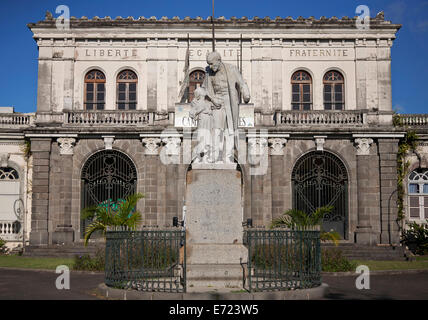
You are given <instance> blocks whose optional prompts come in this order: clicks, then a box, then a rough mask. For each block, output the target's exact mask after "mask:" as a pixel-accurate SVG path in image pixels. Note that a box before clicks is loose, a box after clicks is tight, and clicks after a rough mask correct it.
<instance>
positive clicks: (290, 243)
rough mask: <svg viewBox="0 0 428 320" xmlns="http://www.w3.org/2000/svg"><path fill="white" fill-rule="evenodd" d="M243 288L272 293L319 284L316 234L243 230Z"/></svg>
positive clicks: (319, 259)
mask: <svg viewBox="0 0 428 320" xmlns="http://www.w3.org/2000/svg"><path fill="white" fill-rule="evenodd" d="M244 239H245V242H246V243H245V244H246V246H247V247H248V263H247V270H246V279H244V280H245V288H246V289H247V290H248V291H250V292H253V291H276V290H278V291H279V290H289V289H303V288H311V287H316V286H319V285H321V244H320V232H319V231H293V230H278V229H272V230H265V229H247V230H246V231H245V236H244Z"/></svg>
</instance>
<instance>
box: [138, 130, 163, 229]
mask: <svg viewBox="0 0 428 320" xmlns="http://www.w3.org/2000/svg"><path fill="white" fill-rule="evenodd" d="M142 142H143V146H144V153H145V160H144V163H145V172H144V177H145V179H146V183H145V191H144V192H145V193H144V195H145V198H144V204H145V207H144V210H143V214H144V217H143V221H144V224H145V225H158V224H159V223H160V222H162V221H161V220H159V217H158V215H159V208H158V204H159V202H158V199H159V197H160V193H159V191H160V190H159V181H158V180H159V170H158V169H159V148H160V145H161V139H159V138H153V137H150V138H143V139H142ZM162 184H163V183H162ZM163 187H165V185H164V184H163ZM161 191H162V190H161ZM163 194H165V192H163Z"/></svg>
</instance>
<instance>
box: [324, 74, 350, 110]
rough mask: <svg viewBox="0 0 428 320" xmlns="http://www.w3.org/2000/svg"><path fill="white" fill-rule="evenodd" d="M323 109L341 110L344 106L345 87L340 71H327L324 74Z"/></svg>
mask: <svg viewBox="0 0 428 320" xmlns="http://www.w3.org/2000/svg"><path fill="white" fill-rule="evenodd" d="M323 83H324V109H325V110H343V109H344V108H345V88H344V83H345V82H344V80H343V76H342V74H341V73H340V72H337V71H329V72H327V73H326V74H325V75H324V79H323Z"/></svg>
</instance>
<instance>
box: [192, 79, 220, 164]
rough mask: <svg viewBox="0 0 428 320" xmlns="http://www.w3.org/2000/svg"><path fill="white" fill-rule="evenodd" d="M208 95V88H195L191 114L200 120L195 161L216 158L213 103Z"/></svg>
mask: <svg viewBox="0 0 428 320" xmlns="http://www.w3.org/2000/svg"><path fill="white" fill-rule="evenodd" d="M206 97H207V92H206V90H205V89H204V88H201V87H199V88H197V89H196V90H195V92H194V98H193V100H192V102H191V107H192V109H191V110H190V113H189V116H190V117H191V118H192V119H194V120H197V121H198V129H197V135H198V144H197V146H196V147H195V149H194V150H193V154H194V156H193V157H195V158H196V159H195V161H194V163H200V162H203V163H209V162H213V160H214V159H213V158H212V131H213V111H212V108H213V104H212V103H211V102H210V101H208V100H207V99H206ZM193 157H192V158H193Z"/></svg>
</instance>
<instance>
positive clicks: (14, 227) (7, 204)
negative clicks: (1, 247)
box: [0, 167, 21, 241]
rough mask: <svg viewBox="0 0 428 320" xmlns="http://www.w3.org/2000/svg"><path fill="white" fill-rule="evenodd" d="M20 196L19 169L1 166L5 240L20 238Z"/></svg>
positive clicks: (0, 217)
mask: <svg viewBox="0 0 428 320" xmlns="http://www.w3.org/2000/svg"><path fill="white" fill-rule="evenodd" d="M20 196H21V193H20V181H19V174H18V171H16V170H15V169H13V168H10V167H0V203H1V206H0V238H2V239H3V240H12V241H14V240H18V239H19V235H20V232H21V222H20V216H19V212H18V211H17V208H18V207H17V205H18V200H19V199H20Z"/></svg>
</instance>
